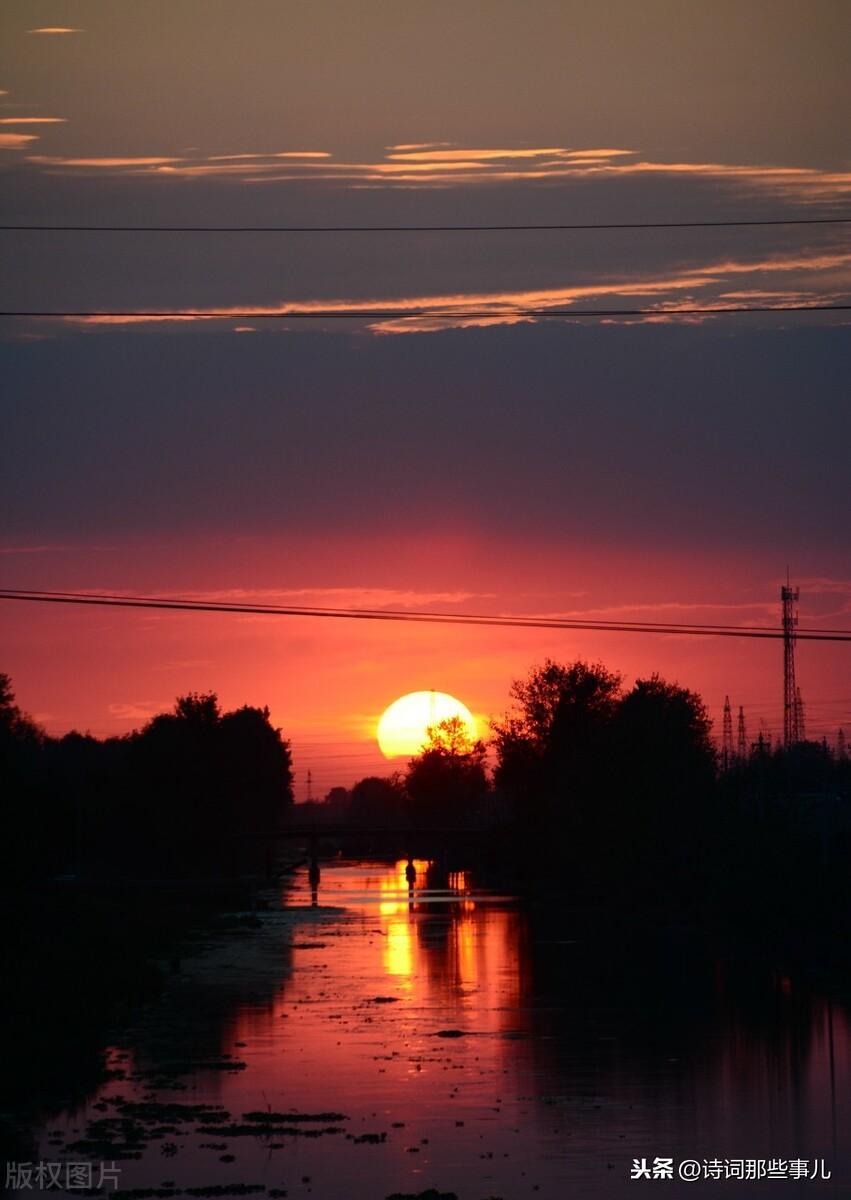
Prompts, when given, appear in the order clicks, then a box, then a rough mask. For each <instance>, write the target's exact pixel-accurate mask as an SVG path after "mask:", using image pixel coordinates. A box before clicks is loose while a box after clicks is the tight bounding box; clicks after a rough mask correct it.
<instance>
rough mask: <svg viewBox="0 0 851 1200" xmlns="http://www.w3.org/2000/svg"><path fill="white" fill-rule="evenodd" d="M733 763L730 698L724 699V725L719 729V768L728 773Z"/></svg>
mask: <svg viewBox="0 0 851 1200" xmlns="http://www.w3.org/2000/svg"><path fill="white" fill-rule="evenodd" d="M732 761H733V710H732V709H731V708H730V697H729V696H725V697H724V723H723V725H722V727H721V766H722V767H723V768H724V770H725V771H729V769H730V765H731V763H732Z"/></svg>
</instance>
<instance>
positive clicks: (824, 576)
mask: <svg viewBox="0 0 851 1200" xmlns="http://www.w3.org/2000/svg"><path fill="white" fill-rule="evenodd" d="M0 23H2V29H0V41H2V45H3V58H2V65H0V89H2V90H0V174H1V175H2V189H0V223H4V224H50V225H54V224H65V225H68V224H76V225H98V224H112V225H128V224H129V225H164V224H165V225H185V224H191V225H229V226H268V225H290V226H292V225H302V226H303V225H310V226H352V225H435V224H436V225H441V224H452V225H481V224H553V223H589V222H593V223H605V222H615V223H628V222H666V221H668V222H670V221H674V222H683V221H712V220H733V219H735V220H760V219H766V220H774V221H778V220H782V219H784V218H801V217H851V149H850V148H849V140H848V119H847V114H848V112H849V111H851V76H849V72H848V62H849V60H851V6H849V4H847V3H846V2H845V0H802V2H798V0H712V3H706V2H703V0H602V2H601V3H598V4H588V3H585V2H583V3H573V2H571V0H562V2H561V3H554V2H549V0H547V2H545V0H488V2H484V0H482V2H479V0H460V2H459V0H454V2H452V3H449V2H443V0H428V2H427V3H423V4H413V3H404V2H403V3H390V2H377V0H355V2H354V3H353V2H352V0H311V2H310V3H296V2H295V0H243V3H240V4H234V3H233V2H232V0H231V2H230V3H224V2H220V0H145V3H143V4H134V3H115V2H111V0H73V2H71V0H69V2H66V3H62V2H61V0H43V2H42V0H6V2H5V3H4V4H3V6H2V12H0ZM0 254H2V260H3V264H4V266H3V273H2V280H0V301H2V303H0V308H2V309H3V310H4V311H22V310H26V311H30V310H51V311H57V310H59V311H68V310H75V311H87V312H92V311H97V312H103V311H112V312H122V313H126V312H128V311H146V312H150V311H152V310H163V309H165V310H168V311H169V312H172V313H180V312H181V310H186V309H189V310H191V311H192V312H194V313H201V314H203V313H205V312H217V313H223V312H224V313H233V314H234V315H233V316H226V317H218V318H209V317H193V318H188V319H187V318H186V317H183V319H180V320H176V319H171V320H157V321H151V320H145V321H130V320H128V319H127V318H125V317H122V318H115V319H106V318H95V319H86V320H81V319H77V320H74V319H61V318H60V319H55V320H50V321H34V320H31V319H24V318H5V319H2V320H0V360H2V377H3V379H4V386H3V389H2V401H0V403H2V413H3V417H2V425H3V438H2V445H3V449H2V464H1V466H2V469H1V470H0V480H1V481H2V512H3V519H2V520H3V530H2V538H0V571H2V586H4V587H7V588H10V587H20V588H43V589H74V590H91V591H109V592H111V593H121V592H126V593H136V594H139V593H144V594H149V595H168V596H180V597H190V598H198V599H201V598H203V599H218V598H221V599H234V600H240V601H245V602H251V601H254V600H259V601H263V602H268V603H279V604H291V603H297V604H306V605H331V606H354V607H370V608H377V607H387V608H393V609H418V610H433V611H435V612H451V611H462V612H463V611H469V612H482V613H504V614H530V613H534V614H548V615H570V616H573V615H577V616H578V615H582V616H585V615H590V616H595V617H603V618H607V619H613V618H620V617H622V616H623V617H629V618H633V619H638V620H647V621H653V620H666V621H667V620H670V621H701V622H702V621H707V622H724V623H734V624H738V623H742V624H751V623H753V624H766V623H776V622H777V620H778V616H779V588H780V582H781V579H782V578H783V577H785V572H786V567H787V564H788V565H789V568H790V570H791V573H792V578H793V580H794V581H795V582H797V583H798V584H799V585H800V587H801V593H802V596H801V623H802V626H803V625H807V624H810V625H822V626H830V627H832V628H845V629H851V554H849V532H848V531H849V517H851V511H849V510H851V505H849V495H851V489H849V487H848V456H849V450H848V447H849V434H851V422H849V404H848V397H849V386H848V379H849V362H851V354H849V349H851V347H850V346H849V341H851V339H849V321H850V320H851V313H847V312H842V311H837V312H833V313H830V312H826V313H812V314H807V313H803V314H801V313H786V314H776V315H760V314H747V315H729V316H722V317H717V316H715V317H709V318H705V317H704V318H699V317H676V316H675V315H672V313H675V312H676V309H677V308H678V307H680V308H683V307H685V308H691V307H707V306H711V307H737V306H740V305H743V304H745V305H747V304H753V305H778V304H783V305H789V304H796V303H800V304H816V303H818V304H837V305H838V304H849V303H851V225H848V226H844V225H838V224H834V225H820V226H819V225H813V226H782V225H772V226H768V227H759V228H754V227H739V228H715V229H693V228H692V229H676V230H671V229H667V230H653V231H647V230H644V231H636V230H619V231H582V232H578V231H574V232H563V231H562V232H555V231H548V232H542V231H535V232H513V233H494V232H490V233H459V232H454V233H390V234H362V233H361V234H358V233H333V234H325V235H321V234H289V235H284V234H268V233H267V234H261V233H240V234H234V235H226V234H213V233H205V234H196V235H187V234H177V233H174V234H165V233H160V234H142V233H136V234H121V233H110V234H101V235H97V234H85V233H35V232H30V233H22V232H14V233H13V232H0ZM423 306H425V307H430V308H439V309H440V310H441V313H442V315H441V316H440V317H439V318H422V319H419V320H417V319H404V320H400V319H396V318H386V317H382V316H379V315H376V316H370V317H366V318H360V319H356V320H340V319H333V320H332V319H326V320H323V319H311V320H304V319H302V318H301V317H298V316H291V317H290V319H289V320H286V319H283V320H280V319H279V320H274V321H272V320H263V319H260V318H258V317H257V316H256V315H252V314H253V313H254V310H262V311H265V312H276V313H279V314H281V313H284V314H287V313H289V314H293V313H296V314H298V313H301V314H303V313H305V312H310V311H311V310H316V309H328V308H333V309H335V310H345V309H347V308H355V309H358V310H364V309H372V310H376V312H378V311H380V310H383V309H387V308H391V309H393V310H410V309H418V308H421V307H423ZM530 307H531V308H535V309H556V310H558V311H559V312H562V311H564V310H570V309H571V308H574V309H576V308H578V309H582V310H586V309H594V308H609V309H611V308H618V309H622V308H636V307H638V308H643V309H652V310H653V315H652V316H651V317H649V318H641V319H639V318H631V319H628V318H627V319H623V318H614V319H609V320H605V321H602V320H588V319H586V318H575V319H572V320H571V319H569V318H568V319H563V318H559V319H550V320H546V319H529V318H526V317H522V316H519V315H517V314H516V313H512V312H511V311H510V310H511V309H512V308H530ZM465 309H468V310H475V312H476V313H477V314H479V315H478V316H476V317H475V318H465V316H464V310H465ZM236 314H238V315H236ZM246 314H247V315H246ZM546 655H549V656H552V657H554V658H559V659H564V660H567V659H572V658H575V657H577V656H582V657H586V658H592V659H596V658H601V659H603V661H605V662H606V663H607V665H609V666H611V667H613V668H617V669H620V670H621V671H623V672H624V675H625V677H626V682H627V683H631V682H632V680H633V679H634V678H635V677H636V676H637V675H641V674H647V673H649V672H651V671H653V670H659V671H661V672H662V673H663V674H664V675H666V676H667V677H669V678H671V679H676V680H678V681H679V682H680V683H682V684H685V685H687V686H690V687H693V688H695V689H697V690H699V691H700V692H701V693H702V694H703V695H704V697H705V699H706V701H707V703H708V705H709V707H710V710H711V712H712V715H713V716H714V717H715V718H716V720H717V721H718V723H719V726H720V711H721V705H722V704H723V700H724V695H725V693H729V694H730V698H731V701H732V702H733V705H734V710H735V709H736V708H737V707H738V705H739V704H742V705H744V707H745V711H746V715H747V718H748V725H749V730H750V732H751V734H752V735H753V736H754V737H755V736H756V735H757V733H758V732H759V731H760V728H763V729H766V730H770V731H771V732H773V733H774V734H775V735H776V734H777V733H778V732H779V730H780V728H781V725H782V720H781V701H782V673H781V665H782V664H781V648H780V645H779V643H775V642H760V641H737V640H732V639H715V638H707V639H696V638H685V637H673V636H664V637H637V636H627V635H623V634H602V633H573V632H572V633H566V632H545V631H529V630H519V629H493V628H482V629H470V628H466V627H464V628H461V627H459V628H444V627H433V626H428V625H417V626H412V625H394V624H383V623H382V624H373V623H365V622H346V621H343V620H316V619H308V618H286V619H285V618H277V617H269V616H235V615H225V614H218V615H185V614H180V613H165V612H139V611H135V612H134V611H116V610H110V609H85V608H73V607H58V606H56V607H54V606H37V605H30V604H23V603H11V602H8V603H4V604H3V607H2V630H0V670H5V671H8V672H9V674H11V675H12V677H13V682H14V685H15V689H16V692H17V695H18V700H19V702H20V703H21V705H22V706H23V707H24V708H26V709H27V710H28V711H30V712H31V713H33V715H35V716H36V717H37V719H38V720H40V721H41V722H43V724H44V725H45V726H46V727H47V729H48V730H49V731H50V732H51V733H62V732H64V731H66V730H68V729H70V728H72V727H76V728H79V729H83V730H84V729H89V730H91V732H92V733H95V734H97V735H105V734H113V733H120V732H125V731H127V730H129V729H132V728H134V727H138V726H139V725H140V724H141V723H143V722H144V721H145V720H146V719H147V718H148V717H149V716H150V715H152V714H153V713H155V712H157V711H159V710H161V709H163V708H167V707H170V705H171V704H172V703H173V700H174V697H175V696H176V695H177V694H179V693H183V692H186V691H188V690H208V689H213V690H215V691H217V692H218V693H219V696H220V698H221V700H222V703H223V704H224V705H225V706H226V707H232V706H235V705H238V704H241V703H246V702H248V703H258V704H268V705H269V706H270V708H271V710H272V716H273V719H274V721H275V723H276V724H277V725H280V726H281V727H282V728H283V730H284V732H285V734H286V735H287V736H288V737H291V738H292V740H293V747H294V754H295V766H296V771H297V776H298V795H299V797H300V798H302V797H303V796H304V795H305V786H306V772H307V770H308V769H310V770H311V772H312V777H313V789H314V793H318V794H322V793H324V792H325V791H326V790H327V789H328V788H329V787H330V786H332V785H333V784H336V783H341V784H351V783H352V782H353V781H354V780H355V779H356V778H358V777H359V776H361V775H364V774H367V773H369V772H371V771H374V770H375V769H376V768H380V770H381V771H382V772H385V771H387V770H389V769H390V765H389V764H388V763H387V762H386V761H385V760H383V759H382V758H381V755H380V753H379V751H378V749H377V746H376V744H375V738H374V731H375V725H376V723H377V720H378V717H379V716H380V714H381V712H382V710H383V709H384V708H385V707H386V706H387V705H388V704H389V703H390V702H391V701H393V700H394V699H396V698H397V697H398V696H400V695H402V694H403V693H405V692H410V691H416V690H420V689H429V688H436V689H438V690H441V691H445V692H450V693H452V694H454V695H456V696H457V697H459V698H460V699H461V700H462V701H463V702H464V703H465V704H466V705H467V706H468V707H469V708H470V709H471V710H472V711H473V712H474V713H475V714H476V715H477V716H478V717H480V718H482V719H483V720H485V721H486V719H487V717H488V716H489V715H492V714H494V715H495V714H498V713H500V712H501V711H502V710H503V709H504V708H505V706H506V704H507V701H508V687H509V684H510V681H511V679H512V678H514V677H516V676H518V675H523V674H525V672H526V671H527V670H528V668H529V667H530V666H531V665H532V664H533V663H535V662H540V661H541V660H542V658H543V657H545V656H546ZM849 662H851V647H849V646H847V645H842V644H831V643H823V644H817V643H811V644H804V645H801V646H800V647H799V657H798V677H799V682H800V684H801V688H802V692H803V697H804V702H805V711H806V719H807V729H808V733H809V734H810V735H811V736H821V735H822V734H828V735H829V736H830V737H831V738H832V736H833V734H834V732H835V730H836V728H837V726H838V725H840V724H843V723H844V725H845V728H846V731H847V732H851V682H849V678H848V676H849ZM396 765H397V766H401V765H404V764H403V763H402V762H400V763H397V764H396Z"/></svg>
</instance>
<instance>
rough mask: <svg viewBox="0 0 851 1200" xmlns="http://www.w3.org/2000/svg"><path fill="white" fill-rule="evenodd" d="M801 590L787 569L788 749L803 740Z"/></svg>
mask: <svg viewBox="0 0 851 1200" xmlns="http://www.w3.org/2000/svg"><path fill="white" fill-rule="evenodd" d="M799 596H800V590H799V589H798V588H793V587H791V586H790V583H789V568H788V567H787V568H786V583H785V585H784V586H783V587H781V589H780V601H781V608H782V614H783V745H784V746H786V747H787V748H788V747H789V746H794V745H795V743H796V742H799V741H800V740H801V732H800V722H799V708H798V705H799V702H800V692H799V691H798V688H797V686H796V684H795V641H796V631H797V627H798V609H797V603H798V597H799Z"/></svg>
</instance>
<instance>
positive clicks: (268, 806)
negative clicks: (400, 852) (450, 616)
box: [0, 676, 292, 1159]
mask: <svg viewBox="0 0 851 1200" xmlns="http://www.w3.org/2000/svg"><path fill="white" fill-rule="evenodd" d="M291 804H292V764H291V756H290V749H289V745H288V743H287V742H286V741H284V740H283V739H282V737H281V734H280V731H279V730H277V729H275V728H274V727H273V726H272V725H271V723H270V721H269V712H268V710H267V709H259V708H250V707H247V706H246V707H243V708H239V709H236V710H235V711H233V712H227V713H223V712H222V711H221V710H220V708H219V705H218V702H217V700H216V697H215V696H214V695H196V694H192V695H188V696H184V697H182V698H181V699H179V700H178V701H177V703H176V705H175V708H174V710H173V712H171V713H163V714H161V715H159V716H156V717H154V718H153V720H151V721H150V722H148V724H147V725H145V727H144V728H143V729H141V730H139V731H138V732H135V733H132V734H130V735H128V736H126V737H120V738H107V739H106V740H103V741H101V740H98V739H96V738H93V737H91V736H89V735H84V734H79V733H69V734H67V735H66V736H65V737H62V738H51V737H48V736H47V735H46V734H45V733H44V732H43V731H42V730H41V729H40V728H39V727H38V725H36V724H35V722H33V721H32V720H31V719H29V718H28V717H27V716H26V715H25V714H24V713H22V712H21V710H20V709H19V708H18V706H17V705H16V703H15V697H14V694H13V692H12V687H11V683H10V681H9V679H8V677H7V676H0V898H2V904H1V905H0V941H2V945H3V958H4V960H5V961H4V971H3V977H4V987H3V988H2V990H0V1019H2V1022H3V1027H4V1028H5V1029H7V1030H10V1031H12V1036H11V1038H10V1039H9V1044H8V1045H7V1047H6V1049H5V1062H4V1071H3V1072H0V1149H2V1150H4V1151H5V1154H6V1156H7V1157H8V1158H10V1159H14V1158H24V1159H28V1158H34V1157H35V1148H34V1147H33V1145H32V1144H31V1140H30V1139H31V1123H32V1122H36V1121H37V1120H39V1119H43V1118H44V1116H45V1115H46V1114H49V1113H52V1112H55V1111H59V1110H60V1109H62V1108H63V1107H69V1106H73V1105H75V1104H77V1103H79V1102H80V1100H81V1099H82V1097H83V1096H85V1095H86V1094H87V1092H90V1091H91V1090H93V1089H94V1087H95V1086H96V1085H97V1084H98V1083H99V1082H100V1081H101V1080H102V1078H103V1069H104V1068H103V1059H102V1053H101V1050H102V1046H103V1044H104V1037H105V1033H104V1031H105V1029H106V1028H107V1027H108V1026H109V1024H110V1022H112V1021H114V1020H116V1019H120V1018H121V1016H122V1014H124V1013H125V1012H126V1011H127V1010H128V1007H130V1006H137V1005H139V1004H140V1003H143V1002H144V1001H145V1000H146V999H149V998H150V999H153V997H154V996H156V995H157V993H158V992H159V990H160V988H161V986H162V981H163V979H164V977H165V975H166V974H167V971H168V968H166V967H164V965H163V964H164V963H167V962H168V961H170V960H171V959H173V958H174V956H178V957H179V956H180V955H181V953H182V946H183V944H184V941H185V940H186V939H189V940H190V942H191V940H192V939H193V938H194V937H196V936H198V934H199V933H201V932H202V931H204V930H206V929H208V928H209V927H210V924H211V922H212V923H219V922H221V921H225V920H228V919H229V920H237V921H239V920H240V918H225V917H223V916H220V915H219V910H220V909H221V908H223V907H224V908H228V907H231V908H233V907H236V908H240V907H241V906H242V905H244V903H245V896H244V890H240V889H238V888H237V887H236V885H233V884H231V883H229V882H228V877H229V876H230V875H231V874H232V872H233V871H234V869H235V868H237V867H239V866H240V865H242V866H243V867H248V868H249V869H250V868H251V866H254V865H256V864H253V863H246V861H245V855H244V853H243V854H242V855H240V850H241V848H242V839H241V838H240V835H241V834H243V833H246V832H248V831H251V830H252V829H255V830H256V829H262V830H264V831H265V830H268V829H271V828H274V827H275V826H276V825H277V824H279V823H280V822H281V821H283V820H284V819H285V816H286V813H287V811H288V810H289V807H290V806H291ZM199 877H201V881H202V886H201V887H198V886H197V884H198V881H199ZM210 879H212V880H213V882H214V883H215V884H216V887H215V889H210V888H208V887H207V886H206V881H209V880H210ZM221 880H224V887H221V886H220V885H219V884H220V881H221ZM187 881H189V883H190V886H188V887H187V886H185V883H186V882H187ZM150 884H153V886H149V885H150ZM163 884H165V886H163Z"/></svg>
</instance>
